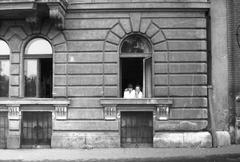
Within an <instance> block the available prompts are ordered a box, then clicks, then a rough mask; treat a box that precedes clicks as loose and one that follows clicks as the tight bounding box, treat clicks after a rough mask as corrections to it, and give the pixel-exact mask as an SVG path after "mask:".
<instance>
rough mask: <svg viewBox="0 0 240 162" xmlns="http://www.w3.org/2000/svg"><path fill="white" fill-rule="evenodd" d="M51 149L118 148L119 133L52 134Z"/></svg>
mask: <svg viewBox="0 0 240 162" xmlns="http://www.w3.org/2000/svg"><path fill="white" fill-rule="evenodd" d="M51 147H52V148H85V149H87V148H113V147H120V135H119V133H114V132H112V133H109V132H107V133H94V132H93V133H79V132H73V133H72V132H71V133H68V132H54V133H53V135H52V140H51Z"/></svg>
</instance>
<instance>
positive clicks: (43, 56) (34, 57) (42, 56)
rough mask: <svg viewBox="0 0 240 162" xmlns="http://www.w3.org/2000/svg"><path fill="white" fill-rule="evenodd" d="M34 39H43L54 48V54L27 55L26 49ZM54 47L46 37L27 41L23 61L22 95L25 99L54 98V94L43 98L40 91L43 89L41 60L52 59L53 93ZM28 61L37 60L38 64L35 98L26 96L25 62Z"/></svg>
mask: <svg viewBox="0 0 240 162" xmlns="http://www.w3.org/2000/svg"><path fill="white" fill-rule="evenodd" d="M34 39H42V40H44V41H47V43H49V45H50V46H51V48H52V53H51V54H50V53H49V54H44V53H43V54H33V53H30V54H27V53H26V48H27V46H28V44H29V43H30V42H31V41H33V40H34ZM53 53H54V52H53V46H52V44H51V43H50V41H49V40H48V39H47V38H45V37H34V38H31V39H29V40H28V41H27V43H26V44H25V46H24V49H23V57H22V58H23V60H22V64H23V66H22V76H23V77H22V78H23V79H22V93H21V96H22V97H24V98H53V94H50V96H51V97H41V91H40V88H41V81H40V80H41V76H40V75H41V70H40V69H41V63H40V62H41V61H40V60H41V59H51V61H52V73H51V81H52V83H51V92H53ZM26 60H36V62H37V65H36V66H37V77H36V78H37V81H36V82H37V85H36V96H35V97H26V94H25V61H26Z"/></svg>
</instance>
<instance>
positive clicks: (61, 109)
mask: <svg viewBox="0 0 240 162" xmlns="http://www.w3.org/2000/svg"><path fill="white" fill-rule="evenodd" d="M54 106H55V118H56V120H66V119H67V105H64V106H63V105H54Z"/></svg>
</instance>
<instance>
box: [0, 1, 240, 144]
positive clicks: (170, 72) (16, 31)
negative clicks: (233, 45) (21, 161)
mask: <svg viewBox="0 0 240 162" xmlns="http://www.w3.org/2000/svg"><path fill="white" fill-rule="evenodd" d="M0 41H1V42H0V43H1V44H0V63H1V64H0V69H1V73H0V74H1V85H0V86H1V93H0V94H1V98H0V115H1V116H0V124H1V125H0V126H1V127H0V130H1V136H0V147H1V148H36V147H38V148H42V147H51V148H87V147H160V148H162V147H212V146H225V145H230V144H231V142H230V140H231V139H234V140H235V134H234V133H233V132H236V129H237V127H235V125H232V127H234V128H233V131H232V132H231V131H230V128H229V114H231V113H229V98H228V96H229V94H228V92H229V91H228V90H229V84H228V81H229V75H228V61H229V59H228V48H227V1H226V0H212V1H211V2H210V1H208V0H181V1H179V0H158V1H156V0H147V1H146V0H144V1H143V0H118V1H114V0H68V1H67V0H54V1H51V0H21V1H14V0H11V1H10V0H4V1H1V2H0ZM3 49H4V50H3ZM129 83H132V84H133V85H134V86H135V85H137V84H139V85H140V87H141V90H142V92H143V96H144V97H143V98H141V99H125V98H123V93H124V89H125V88H126V87H127V85H128V84H129ZM6 85H7V86H6ZM234 117H235V116H234ZM229 132H230V133H229ZM230 134H231V135H232V136H231V137H230ZM234 140H232V143H234V142H233V141H234Z"/></svg>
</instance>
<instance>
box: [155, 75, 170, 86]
mask: <svg viewBox="0 0 240 162" xmlns="http://www.w3.org/2000/svg"><path fill="white" fill-rule="evenodd" d="M154 82H155V85H161V86H162V85H168V75H155V77H154Z"/></svg>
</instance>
